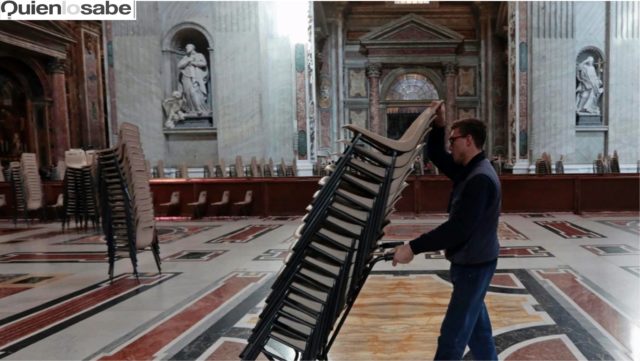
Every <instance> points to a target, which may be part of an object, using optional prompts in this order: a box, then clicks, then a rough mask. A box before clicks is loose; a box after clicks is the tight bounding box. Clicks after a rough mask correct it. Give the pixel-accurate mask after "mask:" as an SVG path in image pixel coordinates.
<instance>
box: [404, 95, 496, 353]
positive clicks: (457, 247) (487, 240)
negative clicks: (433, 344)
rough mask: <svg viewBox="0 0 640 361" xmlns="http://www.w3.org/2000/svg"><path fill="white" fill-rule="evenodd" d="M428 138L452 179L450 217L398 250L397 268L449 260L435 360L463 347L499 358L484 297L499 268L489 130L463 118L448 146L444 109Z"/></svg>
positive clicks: (436, 159)
mask: <svg viewBox="0 0 640 361" xmlns="http://www.w3.org/2000/svg"><path fill="white" fill-rule="evenodd" d="M437 115H438V116H437V117H436V120H434V126H433V129H432V131H431V133H430V135H429V141H428V146H427V152H428V153H427V154H428V156H429V158H430V159H431V160H432V161H433V163H434V164H435V165H436V166H437V167H438V168H439V169H440V171H442V172H443V173H444V174H445V175H446V176H447V177H449V178H450V179H451V180H452V181H453V191H452V193H451V196H450V199H449V207H448V212H449V219H448V220H447V221H446V222H444V223H443V224H441V225H440V226H438V227H437V228H436V229H434V230H433V231H431V232H429V233H425V234H423V235H421V236H420V237H418V238H416V239H414V240H413V241H411V242H409V243H407V244H404V245H402V246H398V247H396V249H395V254H394V257H393V266H395V265H396V264H398V263H409V262H411V260H412V259H413V256H414V255H415V254H418V253H422V252H427V251H437V250H441V249H444V250H445V256H446V257H447V259H448V260H449V261H450V262H451V268H450V276H451V283H452V284H453V292H452V294H451V300H450V301H449V306H448V308H447V312H446V315H445V317H444V320H443V321H442V326H441V328H440V337H438V349H437V351H436V355H435V359H436V360H460V359H462V356H463V353H464V350H465V346H467V345H469V348H470V350H471V353H472V354H473V356H474V357H475V358H476V359H478V360H497V355H496V349H495V344H494V341H493V337H492V332H491V321H490V320H489V314H488V312H487V308H486V306H485V304H484V297H485V294H486V292H487V288H488V287H489V283H490V282H491V278H492V277H493V274H494V272H495V269H496V265H497V259H498V252H499V248H500V247H499V244H498V236H497V228H498V218H499V216H500V203H501V190H500V181H499V179H498V176H497V175H496V172H495V170H494V169H493V167H492V166H491V163H490V162H489V161H488V160H487V159H486V157H485V154H484V152H483V151H482V147H483V146H484V142H485V139H486V126H485V125H484V123H482V122H481V121H479V120H477V119H463V120H459V121H457V122H455V123H454V124H453V125H452V127H451V134H450V135H449V138H448V142H449V147H450V148H451V153H447V152H446V151H445V147H444V135H445V122H444V107H440V109H439V110H438V114H437Z"/></svg>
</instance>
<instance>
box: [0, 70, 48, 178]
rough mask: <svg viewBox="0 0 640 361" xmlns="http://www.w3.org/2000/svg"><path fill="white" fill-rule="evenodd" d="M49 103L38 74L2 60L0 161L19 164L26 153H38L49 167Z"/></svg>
mask: <svg viewBox="0 0 640 361" xmlns="http://www.w3.org/2000/svg"><path fill="white" fill-rule="evenodd" d="M47 104H48V103H47V102H46V101H45V96H44V87H43V85H42V83H41V81H40V79H39V77H38V76H37V74H36V72H35V71H34V70H33V69H32V68H31V67H30V66H29V65H27V64H25V63H24V62H22V61H20V60H17V59H15V58H12V57H2V58H1V60H0V161H1V162H2V163H8V162H11V161H17V160H19V158H20V154H22V153H23V152H29V153H36V154H37V157H38V159H39V164H40V165H41V166H43V165H49V163H50V160H51V154H50V140H49V137H50V134H49V126H48V119H49V116H48V113H49V110H48V105H47Z"/></svg>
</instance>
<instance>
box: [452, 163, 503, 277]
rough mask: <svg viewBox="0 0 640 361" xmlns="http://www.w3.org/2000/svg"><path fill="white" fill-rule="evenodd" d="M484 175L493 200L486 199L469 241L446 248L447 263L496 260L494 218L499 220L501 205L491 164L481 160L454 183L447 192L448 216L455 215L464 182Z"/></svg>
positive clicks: (497, 245)
mask: <svg viewBox="0 0 640 361" xmlns="http://www.w3.org/2000/svg"><path fill="white" fill-rule="evenodd" d="M481 174H482V175H486V176H487V177H489V179H490V180H491V182H492V183H493V184H494V186H495V197H493V198H492V199H489V202H490V203H489V204H487V206H486V208H485V209H484V210H483V212H482V213H481V216H480V217H481V219H480V220H479V221H478V222H477V224H476V226H475V227H476V229H474V230H473V231H472V232H471V236H470V238H469V239H468V240H467V241H466V242H464V243H463V244H462V245H461V246H458V247H455V248H453V249H447V250H446V251H445V255H446V257H447V259H448V260H449V261H451V263H455V264H465V265H468V264H478V263H485V262H489V261H493V260H494V259H496V258H498V253H499V252H500V244H499V243H498V234H497V231H498V218H499V217H500V205H501V203H502V195H501V194H502V192H501V190H500V180H499V179H498V176H497V175H496V172H495V170H494V169H493V167H492V166H491V163H490V162H489V161H488V160H487V159H486V158H485V159H482V160H481V161H479V162H478V163H477V164H476V165H475V167H474V168H473V169H472V170H471V172H469V175H467V177H466V178H465V179H463V180H462V181H460V182H458V183H457V184H456V186H455V187H454V189H453V192H452V193H451V202H450V206H449V208H450V209H449V215H450V216H451V215H452V214H455V212H456V204H457V203H458V201H459V199H460V196H461V195H462V191H463V190H464V187H465V186H466V184H467V182H468V181H469V180H470V179H471V178H473V177H475V176H479V175H481Z"/></svg>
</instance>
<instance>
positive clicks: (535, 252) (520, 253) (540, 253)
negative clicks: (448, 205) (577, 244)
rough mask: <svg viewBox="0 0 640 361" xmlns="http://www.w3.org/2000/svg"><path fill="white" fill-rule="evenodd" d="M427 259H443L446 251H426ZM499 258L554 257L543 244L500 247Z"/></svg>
mask: <svg viewBox="0 0 640 361" xmlns="http://www.w3.org/2000/svg"><path fill="white" fill-rule="evenodd" d="M424 257H425V258H426V259H442V258H444V251H435V252H425V253H424ZM498 257H499V258H530V257H553V254H551V252H549V251H547V250H546V249H545V248H544V247H541V246H514V247H500V253H499V255H498Z"/></svg>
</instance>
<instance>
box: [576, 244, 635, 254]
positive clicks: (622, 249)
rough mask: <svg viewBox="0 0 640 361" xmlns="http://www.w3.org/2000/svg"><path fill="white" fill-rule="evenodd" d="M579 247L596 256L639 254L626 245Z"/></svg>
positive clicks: (633, 248)
mask: <svg viewBox="0 0 640 361" xmlns="http://www.w3.org/2000/svg"><path fill="white" fill-rule="evenodd" d="M580 247H582V248H584V249H586V250H587V251H589V252H591V253H593V254H595V255H598V256H619V255H630V254H640V250H639V249H637V248H635V247H631V246H628V245H626V244H603V245H595V244H590V245H580Z"/></svg>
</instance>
